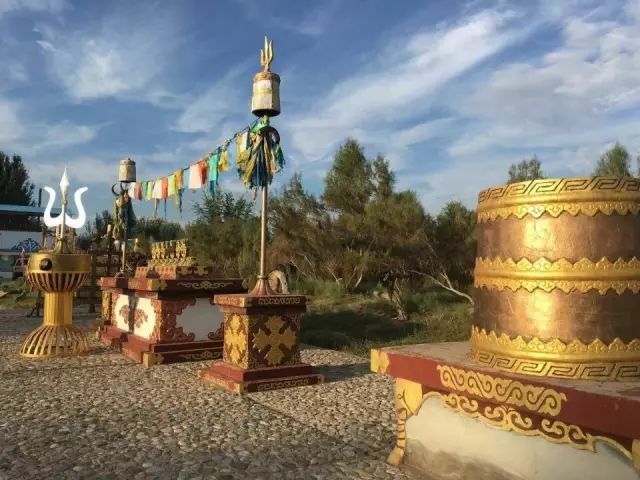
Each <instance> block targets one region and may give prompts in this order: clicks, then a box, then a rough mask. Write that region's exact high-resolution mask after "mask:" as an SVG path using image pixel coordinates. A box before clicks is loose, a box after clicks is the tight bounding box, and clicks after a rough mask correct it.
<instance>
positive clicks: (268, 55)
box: [260, 36, 273, 72]
mask: <svg viewBox="0 0 640 480" xmlns="http://www.w3.org/2000/svg"><path fill="white" fill-rule="evenodd" d="M271 62H273V44H272V42H270V41H268V40H267V37H266V36H265V37H264V50H260V65H262V66H263V67H264V71H265V72H270V71H271V70H269V68H270V67H271Z"/></svg>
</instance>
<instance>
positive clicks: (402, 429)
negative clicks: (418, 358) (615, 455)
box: [387, 378, 640, 468]
mask: <svg viewBox="0 0 640 480" xmlns="http://www.w3.org/2000/svg"><path fill="white" fill-rule="evenodd" d="M469 388H471V387H469ZM434 397H435V398H440V399H441V400H442V402H443V406H444V407H446V408H447V409H449V410H452V411H454V412H456V413H460V414H462V415H464V416H466V417H469V418H473V419H478V420H480V421H482V422H483V423H485V424H487V425H491V426H493V427H496V428H499V429H501V430H504V431H511V432H516V433H518V434H521V435H526V436H540V437H542V438H544V439H545V440H547V441H549V442H552V443H557V444H568V445H571V446H572V447H573V448H576V449H578V450H588V451H591V452H594V453H595V452H596V442H598V441H600V442H604V443H607V444H609V445H611V446H612V447H614V448H616V449H618V450H619V451H620V452H622V453H623V454H624V455H625V456H626V457H628V458H629V459H632V460H633V462H634V465H635V467H636V468H640V458H639V457H640V442H638V441H637V440H634V441H633V446H632V450H631V451H630V450H628V449H627V448H625V447H624V446H623V445H621V444H620V443H619V442H617V441H615V440H613V439H611V438H608V437H605V436H601V435H592V434H590V433H587V432H585V431H583V430H582V428H580V427H579V426H578V425H572V424H567V423H565V422H562V421H560V420H557V419H547V418H542V419H541V421H540V423H539V424H535V423H534V421H533V420H532V419H531V418H530V417H528V416H526V415H523V414H521V413H520V412H519V411H517V410H515V409H514V408H512V407H510V406H508V405H499V406H495V405H487V406H485V407H484V408H481V406H480V404H479V403H478V401H477V400H474V399H470V398H468V397H465V396H464V395H460V394H458V393H454V392H450V393H441V392H436V391H430V392H427V393H423V387H422V385H420V384H419V383H416V382H412V381H409V380H404V379H401V378H397V379H396V381H395V387H394V400H395V406H396V416H397V421H398V426H397V428H398V430H397V437H396V446H395V448H394V449H393V451H392V452H391V454H390V455H389V457H388V458H387V462H388V463H390V464H392V465H399V464H401V463H402V462H403V461H404V456H405V451H406V445H407V432H406V423H407V420H408V419H409V418H410V417H412V416H414V415H417V414H418V412H419V411H420V408H421V407H422V405H423V404H424V402H425V401H426V400H427V399H429V398H434Z"/></svg>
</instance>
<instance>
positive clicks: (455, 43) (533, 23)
mask: <svg viewBox="0 0 640 480" xmlns="http://www.w3.org/2000/svg"><path fill="white" fill-rule="evenodd" d="M265 34H266V35H268V36H269V38H271V39H273V44H274V50H275V60H274V63H273V65H272V70H273V71H275V72H277V73H279V74H280V75H281V77H282V85H281V97H282V114H281V115H280V116H279V117H278V118H277V119H275V120H274V125H275V126H276V127H277V128H278V129H279V130H280V132H281V136H282V146H283V149H284V152H285V156H286V159H287V165H286V168H285V171H284V172H283V173H282V174H280V175H279V176H278V177H277V178H276V180H275V182H274V186H275V187H276V188H278V187H279V186H281V185H282V184H283V183H284V182H285V181H286V180H287V179H288V178H289V177H290V175H291V174H293V173H294V172H296V171H297V172H301V173H302V174H303V180H304V183H305V186H306V188H307V189H308V190H310V191H311V192H314V193H320V192H321V190H322V183H323V178H324V175H325V174H326V172H327V170H328V168H329V166H330V164H331V160H332V155H333V153H334V152H335V150H336V148H337V147H338V146H339V145H340V144H341V143H342V142H343V141H344V140H345V139H346V138H347V137H349V136H352V137H355V138H357V139H358V140H360V142H361V143H362V144H363V145H364V146H365V149H366V152H367V154H368V155H370V156H374V155H376V154H377V153H382V154H383V155H385V156H386V157H387V158H388V159H389V160H390V162H391V165H392V168H393V169H394V170H395V172H396V174H397V181H398V182H397V183H398V187H399V188H402V189H404V188H411V189H414V190H415V191H417V193H418V195H419V197H420V199H421V201H422V202H423V204H424V206H425V208H426V209H427V210H428V211H429V212H432V213H437V211H438V210H439V209H440V208H441V207H442V206H443V205H444V204H445V203H446V202H447V201H450V200H461V201H463V202H464V203H465V204H467V205H468V206H469V207H473V206H474V204H475V201H476V195H477V193H478V191H479V190H481V189H483V188H486V187H488V186H491V185H494V184H499V183H502V182H504V180H505V178H506V171H507V169H508V167H509V165H510V164H511V163H513V162H516V161H519V160H521V159H522V158H525V157H530V156H532V155H534V154H535V155H537V156H538V158H540V160H541V161H542V164H543V169H544V171H545V173H546V174H547V175H550V176H564V175H588V174H589V173H590V172H591V170H592V169H593V167H594V165H595V163H596V161H597V158H598V156H599V155H600V153H601V152H602V151H603V150H604V149H606V148H607V147H609V146H611V145H612V144H613V143H614V142H615V141H620V142H622V143H623V144H625V145H626V146H627V147H628V148H629V149H630V151H631V152H632V154H633V155H634V157H635V156H636V155H637V154H639V153H640V109H639V108H638V107H639V104H640V0H620V1H615V0H609V1H607V2H597V1H577V0H575V1H570V0H567V1H554V0H547V1H533V0H532V1H528V0H526V1H525V0H522V1H520V2H509V1H501V0H498V1H493V2H488V1H477V0H472V1H469V2H455V1H426V0H416V1H404V0H398V1H393V2H389V1H384V0H368V1H364V0H342V1H332V0H323V1H310V0H296V1H294V0H289V1H285V0H280V1H276V0H264V1H261V2H256V1H255V0H252V1H249V0H227V1H223V0H220V1H216V2H211V1H204V0H203V1H196V0H185V1H181V2H170V1H135V2H131V1H108V2H88V1H82V2H81V1H77V2H73V1H71V0H0V149H2V150H4V151H5V152H7V153H14V152H16V153H20V154H21V155H22V156H23V158H24V160H25V163H26V165H27V167H28V168H29V170H30V174H31V176H32V179H33V180H34V182H35V183H36V184H37V185H45V184H49V185H56V186H57V184H58V182H59V179H60V176H61V173H62V169H63V167H64V166H65V165H66V166H68V167H69V169H70V172H71V182H72V188H73V186H75V187H79V186H83V185H86V186H88V187H89V192H88V193H87V194H86V198H87V202H86V203H87V208H88V211H89V213H90V214H93V213H95V212H96V211H98V210H102V209H104V208H108V209H111V204H112V196H111V194H110V192H109V187H110V185H111V183H113V182H114V180H115V177H116V175H117V166H118V161H119V160H120V159H121V158H124V157H126V156H130V157H131V158H133V159H134V160H135V161H136V162H137V166H138V178H139V179H153V178H157V177H160V176H163V175H165V174H168V173H171V172H172V171H174V170H176V169H177V168H179V167H182V166H186V165H188V164H190V163H192V162H193V161H196V160H198V159H199V158H200V157H201V156H202V155H204V154H205V153H206V152H208V151H210V150H212V149H213V148H214V147H216V146H217V145H218V144H219V143H220V142H221V141H222V140H224V139H225V138H227V137H228V136H230V135H232V134H233V133H234V132H235V131H236V130H238V129H239V128H241V127H242V126H244V125H247V124H248V123H250V122H251V121H252V119H253V117H252V115H251V112H250V99H251V83H252V77H253V75H254V74H255V73H256V72H258V71H259V70H260V66H259V49H260V47H261V46H262V41H263V36H264V35H265ZM634 168H635V165H634ZM221 183H222V186H223V188H226V189H228V190H232V191H234V192H242V191H243V187H242V185H241V183H240V181H239V179H238V177H237V175H236V174H235V171H234V170H231V171H229V172H228V173H227V174H225V175H224V176H223V177H222V182H221ZM199 196H200V194H199V193H198V194H196V195H193V194H191V193H188V194H187V195H186V205H185V215H184V218H183V220H188V219H189V218H190V217H191V212H190V205H191V203H192V201H193V200H194V199H198V198H199ZM135 208H136V211H137V213H138V215H149V214H151V212H152V211H153V208H152V205H151V202H136V203H135ZM168 213H169V215H168V217H169V218H171V219H179V216H178V214H177V212H176V211H175V209H174V208H173V206H172V205H169V206H168Z"/></svg>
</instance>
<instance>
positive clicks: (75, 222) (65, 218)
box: [44, 168, 88, 236]
mask: <svg viewBox="0 0 640 480" xmlns="http://www.w3.org/2000/svg"><path fill="white" fill-rule="evenodd" d="M44 189H45V190H46V191H47V193H48V194H49V201H48V202H47V207H46V208H45V210H44V224H45V225H46V226H47V227H49V228H53V227H57V226H58V225H62V230H64V227H65V226H69V227H71V228H75V229H78V228H82V226H83V225H84V223H85V221H86V220H87V214H86V212H85V210H84V206H83V205H82V194H83V193H84V192H86V191H87V190H88V188H87V187H82V188H79V189H78V190H76V192H75V194H74V196H73V199H74V201H75V203H76V205H77V206H78V217H77V218H72V217H70V216H69V214H68V213H67V212H66V207H67V192H68V191H69V177H68V176H67V169H66V168H65V169H64V173H63V174H62V179H61V180H60V192H61V193H62V213H61V214H60V215H59V216H58V217H57V218H53V217H52V216H51V209H52V208H53V204H54V203H55V201H56V191H55V190H54V189H53V188H51V187H44ZM62 236H64V232H62Z"/></svg>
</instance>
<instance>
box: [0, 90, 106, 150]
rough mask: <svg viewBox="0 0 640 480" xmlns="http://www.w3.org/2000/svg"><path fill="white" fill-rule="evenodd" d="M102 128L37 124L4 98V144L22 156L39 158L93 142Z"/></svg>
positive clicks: (0, 117) (0, 138) (0, 116)
mask: <svg viewBox="0 0 640 480" xmlns="http://www.w3.org/2000/svg"><path fill="white" fill-rule="evenodd" d="M99 128H100V127H99V126H96V125H93V126H90V125H76V124H73V123H71V122H68V121H64V122H61V123H57V124H51V123H45V122H38V121H36V122H34V121H30V120H28V119H25V118H24V115H23V113H22V112H21V108H20V105H19V104H18V103H16V102H10V101H6V100H2V99H0V144H1V145H2V146H3V147H2V148H5V149H10V150H11V151H12V152H16V153H20V154H22V155H37V154H40V153H42V152H43V151H55V150H56V149H60V148H63V147H69V146H73V145H81V144H86V143H88V142H90V141H92V140H93V139H94V138H95V137H96V135H97V132H98V130H99Z"/></svg>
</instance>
